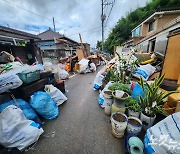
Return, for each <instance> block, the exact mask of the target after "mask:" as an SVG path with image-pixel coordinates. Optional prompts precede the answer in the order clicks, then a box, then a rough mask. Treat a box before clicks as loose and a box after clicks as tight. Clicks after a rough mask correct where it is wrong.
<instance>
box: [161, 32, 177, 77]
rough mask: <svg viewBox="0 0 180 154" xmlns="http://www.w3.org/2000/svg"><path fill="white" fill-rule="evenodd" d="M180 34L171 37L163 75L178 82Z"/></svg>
mask: <svg viewBox="0 0 180 154" xmlns="http://www.w3.org/2000/svg"><path fill="white" fill-rule="evenodd" d="M179 40H180V34H178V35H174V36H171V37H169V41H168V46H167V51H166V55H165V60H164V65H163V70H162V73H165V74H166V75H165V78H166V79H170V80H178V78H179V75H180V45H179Z"/></svg>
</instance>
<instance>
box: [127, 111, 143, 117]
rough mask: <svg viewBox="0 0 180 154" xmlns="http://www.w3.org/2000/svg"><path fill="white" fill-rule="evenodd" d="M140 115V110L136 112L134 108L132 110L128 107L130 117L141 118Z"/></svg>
mask: <svg viewBox="0 0 180 154" xmlns="http://www.w3.org/2000/svg"><path fill="white" fill-rule="evenodd" d="M139 115H140V112H135V111H133V110H130V109H128V116H129V117H131V116H132V117H136V118H139Z"/></svg>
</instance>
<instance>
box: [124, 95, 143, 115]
mask: <svg viewBox="0 0 180 154" xmlns="http://www.w3.org/2000/svg"><path fill="white" fill-rule="evenodd" d="M126 107H127V108H128V109H130V110H132V111H134V112H139V111H140V110H141V107H140V105H139V103H138V102H137V101H136V100H135V99H133V98H132V97H130V98H128V100H127V101H126Z"/></svg>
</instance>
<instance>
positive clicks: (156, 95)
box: [139, 75, 177, 116]
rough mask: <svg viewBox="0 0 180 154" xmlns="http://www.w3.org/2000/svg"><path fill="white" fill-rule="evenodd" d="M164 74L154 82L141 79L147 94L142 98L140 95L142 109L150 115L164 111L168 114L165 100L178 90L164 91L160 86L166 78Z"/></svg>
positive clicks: (140, 82)
mask: <svg viewBox="0 0 180 154" xmlns="http://www.w3.org/2000/svg"><path fill="white" fill-rule="evenodd" d="M164 76H165V75H162V76H161V77H159V78H156V79H155V80H154V82H153V83H151V84H149V83H145V82H144V81H143V80H142V78H141V79H140V81H139V84H140V86H141V87H142V89H143V91H144V93H145V96H144V98H142V97H141V96H140V97H139V100H140V104H141V108H142V111H143V112H144V113H145V114H146V115H148V116H154V115H155V114H156V113H158V112H159V113H162V114H164V115H167V113H166V112H165V110H164V108H163V104H164V100H165V99H166V98H167V97H168V96H169V95H171V94H173V93H177V92H176V91H169V92H166V93H163V92H162V91H161V90H160V89H159V87H160V84H161V83H162V82H163V80H164Z"/></svg>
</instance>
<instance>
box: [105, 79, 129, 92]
mask: <svg viewBox="0 0 180 154" xmlns="http://www.w3.org/2000/svg"><path fill="white" fill-rule="evenodd" d="M108 89H109V90H111V91H115V90H122V91H124V92H127V93H130V89H129V87H128V85H126V84H122V83H119V82H115V83H113V84H112V85H111V86H109V88H108Z"/></svg>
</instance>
